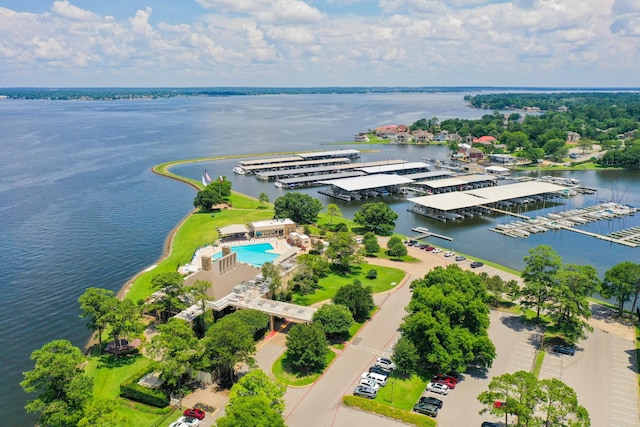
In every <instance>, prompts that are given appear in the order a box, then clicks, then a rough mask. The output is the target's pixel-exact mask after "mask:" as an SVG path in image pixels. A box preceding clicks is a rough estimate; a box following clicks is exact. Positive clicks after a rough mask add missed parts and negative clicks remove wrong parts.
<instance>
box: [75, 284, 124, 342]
mask: <svg viewBox="0 0 640 427" xmlns="http://www.w3.org/2000/svg"><path fill="white" fill-rule="evenodd" d="M78 302H79V303H80V308H81V309H82V313H81V314H80V317H82V318H84V317H88V318H89V322H88V323H87V328H89V329H91V330H92V331H94V332H96V334H97V335H98V341H99V343H100V344H99V352H100V353H102V334H103V332H104V330H105V329H106V327H107V326H108V325H109V318H110V316H111V314H112V313H113V309H114V306H115V304H116V303H117V298H116V295H115V293H114V292H113V291H111V290H108V289H102V288H87V290H86V291H85V292H84V293H83V294H82V295H80V297H79V298H78Z"/></svg>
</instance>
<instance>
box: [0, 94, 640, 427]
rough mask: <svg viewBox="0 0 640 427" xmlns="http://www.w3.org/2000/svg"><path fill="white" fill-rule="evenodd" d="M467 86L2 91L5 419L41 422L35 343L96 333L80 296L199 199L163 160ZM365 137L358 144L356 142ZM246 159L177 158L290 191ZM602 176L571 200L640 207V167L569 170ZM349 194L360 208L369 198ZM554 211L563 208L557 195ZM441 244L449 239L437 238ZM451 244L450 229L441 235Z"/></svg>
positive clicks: (499, 249) (535, 239) (505, 254)
mask: <svg viewBox="0 0 640 427" xmlns="http://www.w3.org/2000/svg"><path fill="white" fill-rule="evenodd" d="M463 96H464V94H462V93H443V94H439V93H436V94H375V95H283V96H253V97H230V98H170V99H163V100H148V101H146V100H145V101H104V102H75V101H53V102H52V101H8V100H7V101H0V144H2V163H1V164H0V171H1V172H2V173H1V174H0V212H1V218H2V221H0V239H1V240H0V242H1V243H2V250H1V251H0V274H1V277H2V279H3V280H2V282H0V289H1V291H2V299H1V301H2V310H0V330H2V334H0V348H1V349H2V351H1V352H0V377H1V378H3V381H2V382H1V383H0V396H3V405H0V419H2V420H3V424H4V425H15V426H19V425H28V424H33V423H34V422H35V417H34V416H33V415H30V414H25V412H24V409H23V406H24V404H25V402H26V400H27V399H28V396H27V395H26V394H25V393H23V392H22V390H21V388H20V386H19V384H18V383H19V382H20V381H21V380H22V372H23V371H26V370H29V369H31V368H32V367H33V363H32V361H30V360H29V355H30V353H31V352H32V351H33V350H34V349H37V348H39V347H41V346H42V345H43V344H44V343H46V342H49V341H51V340H54V339H61V338H64V339H69V340H71V341H72V342H73V343H74V344H75V345H78V346H83V345H84V344H85V342H86V340H87V339H88V337H89V335H90V332H89V331H88V330H87V329H86V328H85V327H84V325H85V321H84V320H83V319H80V318H79V317H78V316H79V308H78V304H77V299H78V296H80V295H81V294H82V293H83V292H84V290H85V289H86V288H87V287H90V286H95V287H103V288H108V289H112V290H114V291H117V290H118V289H120V287H121V286H122V285H123V284H124V283H125V282H126V281H127V280H128V279H129V278H130V277H131V276H133V275H134V274H135V273H137V272H138V271H140V270H142V269H144V268H146V267H147V266H149V265H151V264H153V263H155V261H156V260H157V259H158V257H159V256H160V255H161V252H162V245H163V243H164V240H165V238H166V235H167V233H168V232H169V231H170V230H171V229H172V228H173V227H174V226H175V224H176V223H177V222H179V221H180V219H181V218H183V217H184V216H185V215H186V214H187V213H188V212H189V211H190V209H191V207H192V201H193V197H194V195H195V193H194V191H193V189H191V188H190V187H188V186H186V185H184V184H180V183H178V182H175V181H172V180H169V179H165V178H161V177H159V176H156V175H154V174H152V173H151V172H150V168H151V167H152V166H153V165H154V164H157V163H160V162H165V161H169V160H175V159H190V158H197V157H207V156H214V155H228V154H243V153H244V154H251V153H264V152H276V151H294V150H300V151H303V150H333V149H337V148H340V146H335V145H327V144H331V143H335V142H340V141H351V140H352V138H353V134H354V133H355V132H360V131H365V130H367V129H369V128H373V127H376V126H379V125H383V124H397V123H406V124H410V123H412V122H413V121H415V120H417V119H419V118H422V117H426V118H430V117H434V116H435V117H438V118H439V119H441V120H442V119H446V118H450V117H462V118H479V117H480V116H482V115H483V114H485V113H486V112H485V111H478V110H473V109H470V108H468V107H467V106H466V105H465V104H464V101H463ZM349 148H353V147H349ZM356 148H361V149H373V150H376V151H375V152H371V153H366V154H365V155H364V156H363V160H365V161H369V160H383V159H396V158H403V159H406V160H412V161H419V160H420V159H422V158H441V159H444V158H446V156H447V149H446V148H444V147H408V146H378V145H376V146H357V147H356ZM235 163H236V162H235V161H222V162H210V163H207V164H203V163H198V164H191V165H183V166H180V167H176V168H175V169H174V171H175V172H177V173H183V174H185V175H188V176H190V177H193V178H196V179H199V178H200V176H201V174H202V172H203V169H204V168H207V170H208V171H209V174H210V175H211V176H217V175H226V176H228V177H229V178H230V179H231V180H232V181H233V188H234V190H237V191H240V192H244V193H247V194H250V195H253V196H256V197H257V195H259V194H260V193H261V192H265V193H267V194H268V195H269V197H270V199H271V201H273V200H275V198H277V197H278V196H280V195H282V194H284V190H280V189H277V188H276V187H274V186H273V184H272V183H261V182H259V181H257V180H255V179H254V178H253V177H247V176H236V175H234V174H233V173H232V172H231V169H232V168H233V166H234V165H235ZM559 174H561V175H565V176H572V177H576V178H579V179H581V181H582V182H583V183H584V184H586V185H589V186H593V187H597V188H599V189H600V191H599V192H598V194H597V195H596V196H581V197H578V198H575V199H571V200H570V201H568V204H569V207H576V206H580V205H582V204H591V203H594V202H595V201H597V200H605V199H616V200H618V199H620V200H622V201H624V202H625V203H629V204H632V205H634V206H640V194H639V192H638V189H639V185H638V182H639V180H638V178H640V175H639V174H638V173H637V172H584V173H566V172H565V173H559ZM303 191H305V192H307V193H308V194H311V195H313V196H314V197H317V198H319V199H320V200H321V201H322V203H323V204H324V205H325V206H326V205H327V204H328V203H337V204H339V206H340V208H341V209H342V212H343V214H344V216H346V217H352V216H353V213H354V212H355V211H357V210H358V209H359V207H360V206H361V204H362V203H363V202H352V203H342V202H337V201H336V200H333V199H331V200H330V199H328V198H327V197H326V196H322V195H320V194H318V193H317V189H313V188H312V189H307V190H303ZM388 202H389V204H390V205H391V206H392V207H393V208H394V209H395V210H396V211H397V212H398V214H399V216H400V218H399V220H398V222H397V223H398V227H397V231H398V232H400V233H404V234H411V232H410V229H411V228H412V227H415V226H424V227H428V228H430V229H432V230H433V231H434V232H436V233H440V234H444V235H448V236H451V237H453V238H454V240H453V242H452V243H451V244H449V245H450V246H451V248H452V249H453V250H456V251H460V252H465V253H467V254H470V255H472V256H473V255H475V256H479V257H482V258H484V259H487V260H490V261H496V262H500V263H503V264H505V265H507V266H510V267H514V268H520V267H521V266H522V258H523V256H525V255H526V254H527V251H528V250H529V249H530V248H531V247H533V246H535V245H538V244H543V243H544V244H550V245H552V246H553V247H554V248H555V249H556V250H557V251H558V252H559V253H560V254H561V255H562V257H563V260H564V261H565V262H572V263H578V264H587V263H588V264H592V265H594V266H596V267H597V268H598V270H599V271H600V272H601V273H603V272H604V271H605V270H606V269H608V268H610V267H611V266H612V265H614V264H616V263H618V262H621V261H626V260H629V261H634V262H637V261H638V253H639V252H638V249H630V248H626V247H622V246H618V245H611V244H608V243H606V242H603V241H599V240H596V239H593V238H589V237H584V236H580V235H577V234H574V233H569V232H556V233H546V234H541V235H536V236H532V237H530V238H529V239H511V238H507V237H503V236H500V235H498V234H495V233H492V232H490V231H488V228H490V227H491V225H492V223H494V222H500V221H502V222H504V219H503V218H501V217H493V218H473V219H468V220H465V221H464V222H461V223H441V222H437V221H431V220H429V219H427V218H424V217H421V216H418V215H415V214H412V213H410V212H407V211H406V207H407V206H408V205H409V203H408V202H407V201H405V200H404V199H392V200H389V201H388ZM550 209H551V210H553V209H557V208H550ZM637 217H638V216H636V217H628V218H625V219H622V220H618V221H612V222H608V221H607V222H605V223H596V224H594V225H593V226H592V227H595V229H594V231H599V232H608V231H607V230H608V229H611V230H610V231H613V230H615V229H619V228H626V227H630V226H633V225H638V218H637ZM434 242H436V243H437V241H434ZM441 243H442V242H441Z"/></svg>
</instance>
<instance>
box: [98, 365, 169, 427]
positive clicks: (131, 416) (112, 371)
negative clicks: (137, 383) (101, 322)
mask: <svg viewBox="0 0 640 427" xmlns="http://www.w3.org/2000/svg"><path fill="white" fill-rule="evenodd" d="M151 363H152V361H151V360H150V359H147V358H146V357H143V356H141V355H139V354H138V355H131V356H124V357H121V358H119V359H114V358H113V357H111V356H107V355H102V356H94V357H91V358H90V359H89V361H88V363H87V365H86V367H85V372H86V373H87V375H89V376H90V377H93V381H94V385H93V396H94V398H118V396H119V395H120V383H122V382H123V381H124V380H126V379H127V378H129V377H130V376H131V375H134V374H136V373H137V372H140V371H141V370H143V369H145V368H147V367H148V366H149V365H150V364H151ZM118 402H119V405H118V412H120V413H122V414H123V415H124V416H125V417H126V418H127V419H128V420H129V422H130V425H134V426H152V425H160V424H161V423H164V422H165V421H167V424H168V422H170V421H173V420H175V419H176V418H178V416H179V415H180V414H181V411H180V410H173V409H171V408H164V409H161V408H153V407H151V406H147V405H143V404H141V403H136V402H133V401H130V400H127V399H120V398H118Z"/></svg>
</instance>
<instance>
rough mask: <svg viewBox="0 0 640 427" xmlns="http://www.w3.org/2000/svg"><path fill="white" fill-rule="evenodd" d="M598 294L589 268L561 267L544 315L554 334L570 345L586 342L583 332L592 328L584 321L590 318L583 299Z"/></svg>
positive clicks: (595, 278) (594, 273)
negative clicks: (546, 315) (546, 316)
mask: <svg viewBox="0 0 640 427" xmlns="http://www.w3.org/2000/svg"><path fill="white" fill-rule="evenodd" d="M598 290H600V279H599V278H598V272H597V271H596V269H595V268H593V267H592V266H590V265H573V264H568V265H564V266H563V267H562V268H561V269H559V270H558V271H557V272H556V277H555V285H554V287H553V288H552V289H551V298H550V301H549V303H548V304H547V310H548V315H549V317H550V318H551V320H552V321H553V322H554V323H555V326H556V330H557V331H558V332H559V333H561V334H562V335H564V337H565V339H566V340H567V341H570V342H576V341H578V339H581V338H586V333H585V331H587V330H588V331H591V330H593V328H592V327H591V326H590V325H589V324H588V323H587V321H586V319H588V318H590V317H591V308H590V307H589V301H588V300H587V297H589V296H591V295H593V294H595V293H596V292H598Z"/></svg>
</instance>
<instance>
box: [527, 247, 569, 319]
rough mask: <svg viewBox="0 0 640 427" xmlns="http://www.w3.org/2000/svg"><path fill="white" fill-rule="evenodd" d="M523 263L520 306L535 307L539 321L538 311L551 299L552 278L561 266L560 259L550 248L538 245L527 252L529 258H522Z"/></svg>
mask: <svg viewBox="0 0 640 427" xmlns="http://www.w3.org/2000/svg"><path fill="white" fill-rule="evenodd" d="M524 261H525V267H524V270H523V271H522V275H521V277H522V279H523V280H524V286H523V287H522V289H521V297H522V305H524V306H525V307H536V319H540V310H541V309H542V308H544V307H545V304H546V302H547V301H548V300H549V298H551V288H552V287H553V284H554V276H555V274H556V272H557V271H558V269H559V268H560V267H561V266H562V259H561V258H560V255H558V253H557V252H556V251H555V250H553V248H552V247H551V246H548V245H539V246H536V247H535V248H533V249H531V250H529V256H526V257H524Z"/></svg>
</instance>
